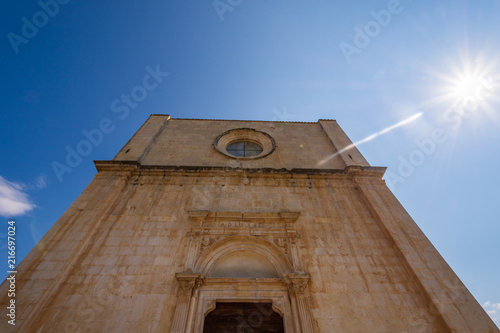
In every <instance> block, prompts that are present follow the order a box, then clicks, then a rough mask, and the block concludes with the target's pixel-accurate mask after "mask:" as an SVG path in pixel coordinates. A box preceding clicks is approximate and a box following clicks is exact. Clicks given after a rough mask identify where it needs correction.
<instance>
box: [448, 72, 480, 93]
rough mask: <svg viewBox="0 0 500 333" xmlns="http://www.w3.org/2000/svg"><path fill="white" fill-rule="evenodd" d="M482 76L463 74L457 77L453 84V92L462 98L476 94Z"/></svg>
mask: <svg viewBox="0 0 500 333" xmlns="http://www.w3.org/2000/svg"><path fill="white" fill-rule="evenodd" d="M483 82H484V78H483V77H482V76H479V75H463V76H461V77H460V78H458V79H457V80H456V81H455V82H454V84H453V94H454V95H455V96H456V97H457V98H459V99H463V98H466V97H469V96H474V95H475V94H477V89H478V87H481V86H482V84H483Z"/></svg>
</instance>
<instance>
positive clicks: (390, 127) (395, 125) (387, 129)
mask: <svg viewBox="0 0 500 333" xmlns="http://www.w3.org/2000/svg"><path fill="white" fill-rule="evenodd" d="M422 115H423V112H418V113H416V114H414V115H413V116H411V117H408V118H406V119H404V120H401V121H400V122H398V123H396V124H394V125H391V126H389V127H386V128H384V129H383V130H381V131H379V132H376V133H373V134H371V135H368V136H367V137H366V138H364V139H361V140H359V141H356V142H354V143H351V144H350V145H348V146H347V147H345V148H342V149H341V150H340V151H338V152H336V153H335V154H333V155H330V156H328V157H327V158H325V159H323V160H321V161H319V162H318V165H322V164H324V163H326V162H327V161H329V160H330V159H332V158H334V157H335V156H337V155H339V154H342V153H343V152H345V151H347V150H349V149H352V148H354V147H356V146H359V145H362V144H363V143H365V142H368V141H372V140H373V139H375V138H376V137H378V136H380V135H382V134H385V133H388V132H390V131H392V130H394V129H396V128H398V127H401V126H404V125H407V124H409V123H411V122H412V121H414V120H416V119H417V118H419V117H420V116H422Z"/></svg>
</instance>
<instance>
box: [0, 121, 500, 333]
mask: <svg viewBox="0 0 500 333" xmlns="http://www.w3.org/2000/svg"><path fill="white" fill-rule="evenodd" d="M238 127H253V128H256V129H259V130H262V131H267V132H268V133H269V134H271V135H272V136H273V137H274V139H275V140H276V146H277V148H276V151H275V152H274V153H272V154H271V155H269V156H268V157H265V158H262V159H255V160H246V161H239V162H237V161H236V160H235V159H232V158H230V157H227V156H224V155H222V154H220V153H218V152H217V151H215V148H214V147H213V146H212V143H213V140H214V138H215V137H216V136H217V135H219V134H220V133H222V132H224V131H226V130H228V129H232V128H238ZM266 127H267V129H266ZM167 129H168V131H167ZM180 133H181V134H182V135H181V134H180ZM300 144H302V145H303V148H300ZM349 144H350V141H349V139H348V138H347V136H345V133H343V131H342V130H341V129H340V127H338V125H337V124H336V123H335V122H334V121H320V122H318V123H306V124H299V123H290V124H288V123H286V124H285V123H279V122H276V123H274V122H273V123H266V122H238V121H234V122H232V121H231V122H230V121H203V120H193V121H188V120H175V119H174V120H171V119H170V118H169V117H167V116H152V117H151V118H150V119H149V120H148V121H147V122H146V123H145V124H144V125H143V126H142V127H141V129H140V130H139V131H138V132H137V133H136V135H135V136H134V137H133V138H132V139H131V140H130V141H129V142H128V143H127V145H125V147H124V148H123V149H122V150H121V151H120V152H119V153H118V154H117V156H116V157H115V159H114V160H113V161H108V162H97V163H96V165H97V168H98V171H99V173H98V174H97V175H96V177H95V179H94V180H93V181H92V182H91V184H90V185H89V186H88V187H87V188H86V189H85V191H84V192H83V193H82V194H81V195H80V196H79V198H78V199H77V200H76V201H75V202H74V203H73V204H72V205H71V206H70V208H69V209H68V210H67V211H66V212H65V213H64V215H63V216H62V217H61V218H60V219H59V220H58V222H57V223H56V224H55V225H54V227H53V228H51V230H50V231H49V232H48V233H47V235H45V236H44V237H43V239H42V240H41V242H40V244H39V245H37V247H36V248H34V249H33V250H32V251H31V252H30V254H29V255H28V256H27V257H26V258H25V259H24V260H23V261H22V263H21V264H20V265H19V267H18V272H19V273H18V275H17V287H18V292H17V294H16V300H18V304H17V325H16V327H14V328H13V327H12V326H11V325H7V324H6V321H1V322H0V331H1V332H170V330H171V329H172V323H173V322H174V313H175V311H176V306H177V304H178V301H179V298H178V295H179V292H183V291H182V290H180V288H179V281H178V280H177V279H176V273H186V272H185V269H186V260H187V257H188V250H189V246H190V245H189V242H190V241H189V237H188V236H187V235H188V234H189V233H190V232H191V227H192V224H191V222H190V215H189V214H190V213H189V212H193V211H209V212H238V213H259V214H263V213H264V214H265V213H278V212H297V213H300V214H299V215H298V219H297V220H296V221H295V222H294V227H295V228H296V231H297V233H298V235H299V236H300V238H299V239H298V243H297V244H298V249H299V251H298V252H299V257H300V260H301V262H302V266H303V270H304V273H306V274H309V275H310V283H309V286H308V290H307V294H308V295H309V296H308V297H309V299H308V301H307V302H308V304H310V307H311V312H310V313H311V315H312V316H311V317H312V324H311V326H312V327H314V331H315V332H325V333H329V332H418V333H420V332H498V329H497V328H496V327H495V325H494V323H493V322H492V321H491V319H490V318H489V317H488V316H487V314H486V313H485V312H484V310H483V309H482V308H481V307H480V305H479V304H478V303H477V302H476V301H475V300H474V298H473V297H472V295H470V293H469V292H468V291H467V289H466V288H465V287H464V286H463V284H462V283H461V282H460V280H458V278H457V277H456V276H455V274H454V273H453V271H452V270H451V269H450V268H449V267H448V265H447V264H446V262H445V261H444V260H443V259H442V258H441V257H440V256H439V254H438V253H437V251H436V250H435V249H434V247H433V246H432V245H431V244H430V242H429V241H428V240H427V239H426V237H425V236H424V235H423V234H422V232H421V231H420V230H419V228H418V227H417V226H416V224H415V223H414V222H413V220H412V219H411V217H410V216H408V214H407V213H406V212H405V210H404V209H403V208H402V207H401V205H400V204H399V203H398V202H397V200H396V199H395V198H394V196H393V195H392V193H391V192H390V191H389V190H388V189H387V187H386V186H385V184H384V182H383V181H382V180H381V175H382V173H383V169H382V168H374V167H370V166H369V165H368V163H367V162H366V161H365V160H364V158H363V157H362V156H361V154H359V152H358V151H357V150H356V149H354V150H350V151H344V152H343V151H342V148H344V146H346V145H349ZM335 152H339V154H338V155H336V156H335V157H334V158H332V159H330V160H328V161H327V162H325V163H324V164H322V165H320V166H318V165H317V162H318V161H319V160H321V159H324V158H325V157H328V156H330V155H332V154H334V153H335ZM183 166H187V167H188V168H184V167H183ZM265 168H268V169H265ZM283 168H285V169H294V168H297V169H295V170H292V171H290V170H283ZM312 169H316V170H312ZM326 169H329V170H326ZM236 215H237V214H236ZM236 215H235V216H236ZM240 231H241V230H240ZM225 232H226V231H225ZM235 232H236V231H235V229H230V228H228V229H227V236H228V237H229V236H231V235H233V234H234V233H235ZM287 237H288V236H287ZM255 238H257V237H256V236H254V235H253V234H252V230H251V229H250V227H249V229H248V239H250V240H252V239H255ZM256 242H257V241H256ZM260 242H262V240H260ZM216 244H217V243H215V244H213V245H207V248H206V249H205V251H210V246H216ZM278 250H279V249H278ZM291 252H292V251H288V253H284V254H283V255H287V256H290V253H291ZM208 253H210V252H208ZM193 273H200V272H193ZM284 280H285V279H284ZM284 285H285V284H284ZM228 288H230V286H228ZM283 288H284V290H286V287H283ZM7 289H8V285H7V284H6V283H3V284H2V285H1V287H0V302H2V304H5V299H6V295H7V292H6V290H7ZM188 298H189V297H188ZM301 301H304V299H303V298H302V299H301ZM186 306H187V303H186ZM308 306H309V305H308ZM178 309H179V308H178ZM0 316H1V317H4V318H5V317H6V309H5V308H2V309H1V310H0ZM295 319H296V318H294V320H295ZM193 325H194V324H193ZM308 325H309V324H308ZM179 326H182V325H179ZM311 326H307V327H311ZM309 331H311V332H312V329H308V331H307V333H309ZM304 333H306V332H304Z"/></svg>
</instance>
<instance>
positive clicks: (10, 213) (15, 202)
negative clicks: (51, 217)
mask: <svg viewBox="0 0 500 333" xmlns="http://www.w3.org/2000/svg"><path fill="white" fill-rule="evenodd" d="M39 178H40V177H39ZM38 184H40V186H43V187H45V184H46V183H45V178H43V176H42V178H40V180H37V185H35V186H37V187H38ZM43 187H39V188H43ZM24 189H25V186H24V185H23V184H21V183H15V182H10V181H8V180H6V179H5V178H3V177H2V176H0V215H1V216H3V217H7V218H10V217H14V216H20V215H24V214H26V213H27V212H29V211H31V210H32V209H33V208H35V207H36V206H35V204H33V203H32V202H31V200H30V199H29V197H28V195H27V194H26V193H25V192H24Z"/></svg>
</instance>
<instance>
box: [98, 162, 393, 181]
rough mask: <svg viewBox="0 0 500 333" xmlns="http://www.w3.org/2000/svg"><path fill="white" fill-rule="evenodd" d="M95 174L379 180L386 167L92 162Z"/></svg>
mask: <svg viewBox="0 0 500 333" xmlns="http://www.w3.org/2000/svg"><path fill="white" fill-rule="evenodd" d="M94 163H95V166H96V169H97V171H98V172H99V173H100V172H128V173H131V174H132V175H138V176H139V175H148V176H166V175H167V173H168V174H177V175H183V176H189V175H196V176H203V175H206V176H214V175H218V174H221V173H223V174H224V176H226V177H229V176H240V175H241V174H242V173H244V174H248V175H259V176H264V177H265V176H266V175H269V176H271V177H276V176H277V175H282V176H287V177H289V176H292V177H296V178H298V179H300V178H310V177H315V176H319V177H325V176H327V177H328V176H334V177H335V176H341V177H345V176H348V177H349V178H352V177H367V178H373V179H382V177H383V175H384V173H385V170H386V168H385V167H372V166H353V165H351V166H348V167H346V168H345V169H303V168H293V169H274V168H231V167H219V166H171V165H142V164H140V163H139V162H137V161H115V160H111V161H94Z"/></svg>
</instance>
